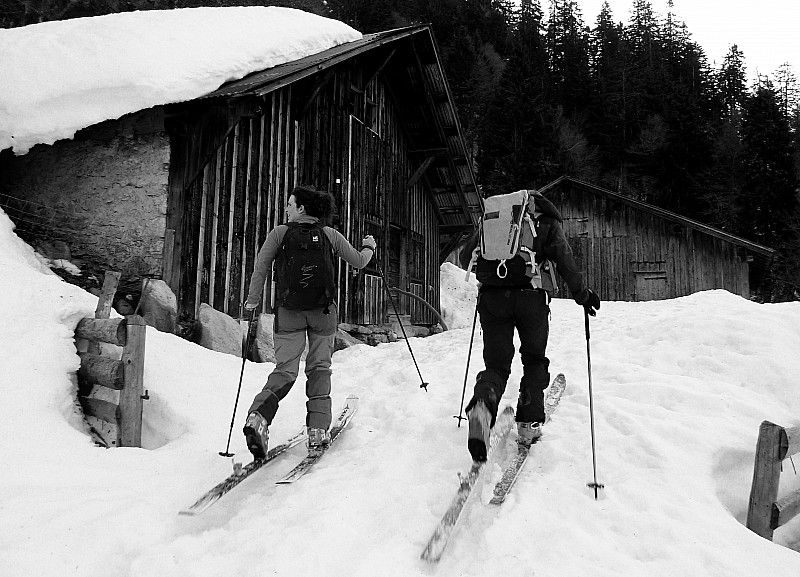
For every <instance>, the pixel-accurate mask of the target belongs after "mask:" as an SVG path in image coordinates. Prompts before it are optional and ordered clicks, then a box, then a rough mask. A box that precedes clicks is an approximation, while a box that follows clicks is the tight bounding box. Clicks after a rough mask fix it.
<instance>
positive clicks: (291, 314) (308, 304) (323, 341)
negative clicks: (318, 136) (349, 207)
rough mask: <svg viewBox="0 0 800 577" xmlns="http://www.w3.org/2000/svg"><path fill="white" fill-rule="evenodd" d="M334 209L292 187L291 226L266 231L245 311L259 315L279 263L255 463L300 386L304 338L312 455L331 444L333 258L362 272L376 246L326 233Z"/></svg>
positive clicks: (257, 413)
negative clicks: (271, 358)
mask: <svg viewBox="0 0 800 577" xmlns="http://www.w3.org/2000/svg"><path fill="white" fill-rule="evenodd" d="M334 206H335V200H334V198H333V196H331V195H330V194H329V193H327V192H323V191H318V190H315V189H314V188H312V187H308V186H299V187H297V188H295V189H294V190H293V191H292V195H291V196H290V197H289V202H288V203H287V206H286V216H287V221H288V222H287V223H286V224H281V225H278V226H276V227H275V228H274V229H273V230H271V231H270V232H269V234H268V235H267V238H266V240H265V241H264V245H263V246H262V247H261V250H260V251H259V253H258V258H257V260H256V263H255V267H254V268H253V274H252V276H251V277H250V288H249V293H248V296H247V301H246V302H245V305H244V306H245V309H247V310H254V309H256V308H257V307H258V305H259V304H260V302H261V294H262V292H263V290H264V283H265V281H266V278H267V274H268V273H269V271H270V270H271V269H272V265H273V262H274V264H275V275H274V279H275V305H274V311H275V326H274V341H275V370H274V371H272V373H271V374H270V375H269V377H268V378H267V383H266V385H264V388H263V390H262V391H261V392H260V393H259V394H258V395H256V397H255V399H254V400H253V403H252V405H251V406H250V410H249V411H248V416H247V421H246V422H245V425H244V435H245V438H246V440H247V446H248V448H249V449H250V452H251V453H253V457H254V458H256V459H263V458H264V457H265V456H266V454H267V447H268V442H269V426H270V425H271V424H272V420H273V418H274V417H275V413H276V412H277V410H278V403H279V402H280V401H281V400H282V399H283V398H284V397H285V396H286V395H287V394H288V392H289V390H290V389H291V388H292V385H294V383H295V380H296V379H297V375H298V372H299V369H300V356H301V355H302V354H303V351H304V350H305V346H306V338H307V339H308V354H307V356H306V369H305V373H306V395H307V397H308V401H307V403H306V409H307V415H306V426H307V428H308V450H309V454H312V455H313V454H316V453H319V452H320V451H321V450H322V449H323V447H324V446H325V445H327V444H328V443H329V442H330V433H329V432H328V429H329V427H330V424H331V397H330V393H331V355H332V354H333V341H334V336H335V333H336V328H337V326H338V317H337V308H336V300H335V299H336V258H337V257H338V258H341V259H343V260H344V261H345V262H347V263H348V264H350V265H351V266H353V267H355V268H358V269H361V268H364V267H365V266H367V263H369V261H370V259H372V255H373V254H374V252H375V246H376V243H375V239H374V238H373V237H372V236H371V235H367V236H366V237H365V238H364V239H363V240H362V241H361V245H362V246H361V250H360V251H359V250H357V249H356V248H355V247H353V245H351V244H350V243H349V242H348V241H347V239H345V237H344V236H342V234H341V233H339V232H338V231H337V230H335V229H333V228H331V227H329V226H324V223H325V222H327V221H328V220H329V218H330V216H331V214H332V213H333V209H334Z"/></svg>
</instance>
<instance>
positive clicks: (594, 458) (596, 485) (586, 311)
mask: <svg viewBox="0 0 800 577" xmlns="http://www.w3.org/2000/svg"><path fill="white" fill-rule="evenodd" d="M583 317H584V325H585V326H586V362H587V365H588V373H589V421H590V423H591V429H592V471H593V473H594V482H592V483H586V486H587V487H591V488H592V489H594V498H595V500H597V491H598V489H602V488H603V487H605V485H603V484H601V483H598V482H597V453H596V451H595V444H594V401H593V400H592V353H591V349H590V347H589V309H588V308H587V307H584V309H583Z"/></svg>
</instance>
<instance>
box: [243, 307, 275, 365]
mask: <svg viewBox="0 0 800 577" xmlns="http://www.w3.org/2000/svg"><path fill="white" fill-rule="evenodd" d="M257 322H258V328H257V329H256V340H255V342H254V343H253V345H252V347H251V348H250V357H249V358H250V360H251V361H255V362H257V363H274V362H275V338H274V335H273V333H272V331H273V328H274V326H275V315H271V314H266V313H264V314H261V315H258V321H257Z"/></svg>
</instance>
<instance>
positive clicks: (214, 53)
mask: <svg viewBox="0 0 800 577" xmlns="http://www.w3.org/2000/svg"><path fill="white" fill-rule="evenodd" d="M359 38H361V33H360V32H358V31H356V30H354V29H353V28H351V27H350V26H347V25H346V24H344V23H342V22H339V21H337V20H332V19H330V18H323V17H322V16H317V15H315V14H310V13H308V12H303V11H301V10H295V9H291V8H277V7H268V8H267V7H263V6H247V7H240V6H236V7H228V8H207V7H206V8H183V9H179V10H149V11H140V12H123V13H119V14H109V15H108V16H97V17H94V18H75V19H73V20H64V21H58V22H44V23H41V24H33V25H30V26H23V27H21V28H11V29H3V30H0V78H2V79H3V80H2V82H0V150H3V149H4V148H9V147H11V148H13V149H14V152H15V153H17V154H24V153H26V152H27V151H28V149H30V148H31V147H32V146H33V145H35V144H39V143H43V144H52V143H53V142H55V141H56V140H59V139H62V138H72V136H73V135H74V134H75V132H76V131H78V130H80V129H81V128H85V127H87V126H91V125H92V124H96V123H98V122H101V121H103V120H108V119H112V118H119V117H120V116H122V115H124V114H127V113H129V112H136V111H137V110H142V109H145V108H149V107H151V106H155V105H158V104H168V103H171V102H182V101H185V100H191V99H193V98H197V97H199V96H203V95H204V94H207V93H209V92H211V91H213V90H216V89H217V88H219V86H220V85H222V84H224V83H225V82H228V81H229V80H236V79H239V78H242V77H243V76H246V75H247V74H249V73H251V72H255V71H258V70H264V69H266V68H271V67H272V66H276V65H278V64H282V63H284V62H288V61H292V60H297V59H299V58H303V57H304V56H308V55H310V54H316V53H318V52H322V51H323V50H327V49H328V48H331V47H332V46H337V45H339V44H342V43H344V42H351V41H353V40H357V39H359Z"/></svg>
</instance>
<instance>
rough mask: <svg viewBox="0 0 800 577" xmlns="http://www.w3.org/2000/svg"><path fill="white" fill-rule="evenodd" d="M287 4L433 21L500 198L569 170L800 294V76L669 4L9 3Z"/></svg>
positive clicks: (364, 16)
mask: <svg viewBox="0 0 800 577" xmlns="http://www.w3.org/2000/svg"><path fill="white" fill-rule="evenodd" d="M246 4H259V5H279V6H291V7H295V8H301V9H303V10H307V11H311V12H315V13H318V14H322V15H325V16H329V17H332V18H336V19H338V20H342V21H344V22H346V23H348V24H350V25H351V26H353V27H354V28H356V29H357V30H359V31H361V32H363V33H370V32H378V31H382V30H388V29H392V28H397V27H401V26H408V25H412V24H419V23H430V24H431V25H432V27H433V31H434V34H435V37H436V40H437V43H438V45H439V50H440V53H441V57H442V61H443V63H444V66H445V70H446V73H447V76H448V80H449V82H450V85H451V88H452V90H453V94H454V97H455V99H456V104H457V106H458V110H459V116H460V119H461V123H462V126H463V128H464V133H465V136H466V138H467V141H468V145H469V146H470V148H471V150H472V151H473V155H474V160H475V167H476V172H477V176H478V182H479V184H481V186H482V187H483V188H484V190H485V191H486V192H487V193H491V192H497V191H510V190H515V189H518V188H524V187H540V186H542V185H544V184H547V183H548V182H551V181H552V180H554V179H556V178H558V177H559V176H561V175H569V176H573V177H575V178H579V179H582V180H586V181H589V182H591V183H594V184H597V185H600V186H603V187H605V188H608V189H611V190H614V191H617V192H619V193H621V194H625V195H628V196H631V197H633V198H636V199H639V200H642V201H645V202H648V203H651V204H654V205H657V206H660V207H663V208H665V209H668V210H671V211H674V212H677V213H679V214H682V215H684V216H687V217H689V218H693V219H695V220H698V221H701V222H704V223H708V224H710V225H713V226H716V227H718V228H721V229H723V230H726V231H728V232H730V233H732V234H735V235H738V236H741V237H743V238H746V239H749V240H752V241H755V242H758V243H761V244H764V245H766V246H769V247H771V248H774V249H776V250H777V251H778V252H777V256H776V258H775V261H774V263H773V267H772V272H771V275H770V277H769V279H768V280H767V281H766V282H765V283H764V284H763V285H762V286H761V287H760V289H759V291H758V297H757V298H760V299H762V300H765V301H784V300H800V205H799V204H798V194H799V193H800V85H798V80H797V78H796V76H795V74H794V72H793V70H792V68H791V66H789V65H788V64H786V65H784V66H781V67H780V68H779V69H778V70H776V71H775V72H774V74H773V75H771V76H760V77H759V78H758V79H757V81H756V82H754V83H751V84H750V85H748V81H747V69H746V55H745V54H743V53H742V52H741V51H740V50H739V49H738V48H737V46H736V44H735V41H736V39H735V38H732V39H730V40H731V46H730V49H729V51H728V53H727V55H726V56H725V58H724V60H723V62H722V63H721V65H719V67H717V68H714V67H712V66H711V65H710V64H709V63H708V60H707V58H706V55H705V54H704V52H703V49H702V47H700V46H699V45H698V44H697V43H695V42H694V41H693V40H692V38H691V31H690V30H688V29H687V27H686V25H685V24H684V23H683V22H682V21H681V20H680V18H679V17H678V16H677V15H676V14H674V13H673V11H672V0H666V1H665V6H664V8H665V9H666V15H663V14H660V13H659V12H658V11H657V10H656V9H654V7H653V5H652V2H650V1H649V0H631V5H630V11H629V15H627V21H625V19H624V18H623V17H621V16H620V15H616V14H612V12H611V10H610V8H609V6H608V4H607V3H604V5H603V7H602V9H601V12H600V14H598V15H597V16H596V17H595V18H594V20H593V21H589V20H588V19H585V18H588V17H585V16H584V15H583V14H581V11H580V8H579V7H578V3H577V2H576V1H575V0H545V1H544V2H542V0H518V1H513V0H327V1H325V0H278V1H270V0H266V1H255V0H0V26H2V27H13V26H23V25H27V24H31V23H35V22H40V21H46V20H58V19H65V18H74V17H80V16H90V15H97V14H107V13H111V12H119V11H127V10H138V9H159V8H164V9H166V8H179V7H192V6H201V5H205V6H208V5H216V6H223V5H246Z"/></svg>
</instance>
